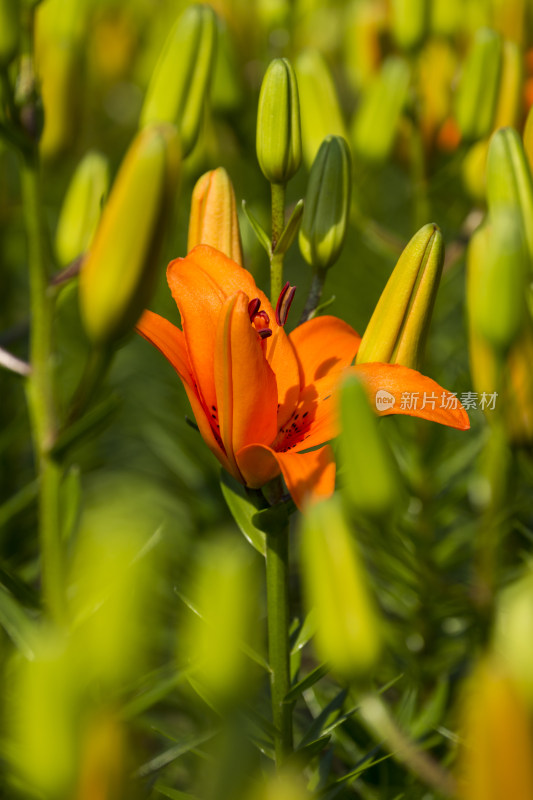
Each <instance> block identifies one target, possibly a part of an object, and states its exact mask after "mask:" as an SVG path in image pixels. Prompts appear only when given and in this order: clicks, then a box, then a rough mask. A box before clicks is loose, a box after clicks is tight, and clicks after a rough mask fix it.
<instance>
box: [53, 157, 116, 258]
mask: <svg viewBox="0 0 533 800" xmlns="http://www.w3.org/2000/svg"><path fill="white" fill-rule="evenodd" d="M108 187H109V164H108V161H107V158H106V157H105V156H103V155H102V154H101V153H98V152H97V151H96V150H91V151H89V152H88V153H87V154H86V155H85V156H84V158H83V159H82V160H81V161H80V163H79V164H78V167H77V169H76V172H75V173H74V175H73V177H72V180H71V182H70V185H69V187H68V190H67V193H66V195H65V199H64V200H63V205H62V207H61V213H60V215H59V221H58V223H57V230H56V253H57V257H58V260H59V263H60V264H61V265H62V266H67V264H70V262H71V261H73V260H74V259H75V258H77V257H78V256H79V255H82V254H83V253H85V252H86V251H87V250H88V248H89V245H90V244H91V241H92V238H93V236H94V233H95V231H96V228H97V225H98V221H99V219H100V214H101V211H102V206H103V204H104V200H105V197H106V194H107V191H108Z"/></svg>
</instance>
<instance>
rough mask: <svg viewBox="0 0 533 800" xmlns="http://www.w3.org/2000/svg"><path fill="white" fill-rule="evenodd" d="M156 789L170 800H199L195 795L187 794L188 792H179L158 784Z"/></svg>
mask: <svg viewBox="0 0 533 800" xmlns="http://www.w3.org/2000/svg"><path fill="white" fill-rule="evenodd" d="M154 789H155V791H156V792H158V793H159V794H161V795H163V797H170V800H198V797H196V795H194V794H187V792H179V791H178V790H177V789H172V788H171V787H170V786H162V785H160V784H157V783H156V785H155V786H154Z"/></svg>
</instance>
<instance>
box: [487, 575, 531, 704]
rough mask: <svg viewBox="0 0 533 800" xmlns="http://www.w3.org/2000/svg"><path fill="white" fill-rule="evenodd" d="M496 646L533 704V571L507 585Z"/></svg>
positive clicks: (496, 629) (499, 611)
mask: <svg viewBox="0 0 533 800" xmlns="http://www.w3.org/2000/svg"><path fill="white" fill-rule="evenodd" d="M494 648H495V650H496V652H497V653H498V655H499V656H500V658H501V659H502V661H504V662H505V665H506V667H507V668H508V670H509V672H510V674H511V675H512V676H513V678H514V679H515V681H516V683H517V685H518V686H519V687H520V689H521V691H522V692H523V694H524V696H525V697H527V698H528V700H529V703H530V704H532V703H533V570H532V568H531V565H529V568H528V570H527V572H526V574H525V575H524V576H523V577H521V578H520V579H519V580H517V581H515V582H514V583H513V584H511V585H510V586H509V587H507V588H506V589H505V590H504V592H503V594H502V595H501V598H500V600H499V603H498V613H497V615H496V625H495V629H494Z"/></svg>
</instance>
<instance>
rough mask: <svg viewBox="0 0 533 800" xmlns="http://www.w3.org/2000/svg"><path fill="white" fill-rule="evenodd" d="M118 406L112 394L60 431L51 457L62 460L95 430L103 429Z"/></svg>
mask: <svg viewBox="0 0 533 800" xmlns="http://www.w3.org/2000/svg"><path fill="white" fill-rule="evenodd" d="M120 405H121V399H120V397H119V396H118V395H116V394H112V395H111V396H110V397H108V398H107V399H106V400H104V401H103V402H102V403H99V404H98V405H97V406H95V407H94V408H92V409H91V410H90V411H88V412H87V414H84V415H83V417H81V418H80V419H78V420H76V422H74V423H73V424H72V425H70V426H69V427H68V428H65V429H64V430H62V431H60V433H59V436H58V437H57V440H56V442H55V444H54V446H53V448H52V456H53V457H54V458H63V457H64V456H65V454H66V453H67V452H68V451H69V450H70V449H71V447H74V446H75V445H76V444H78V443H79V442H80V441H82V440H83V439H85V438H86V437H88V436H94V434H95V431H96V430H98V429H101V428H103V427H105V425H106V424H107V423H108V422H109V420H110V419H111V417H112V416H113V415H114V414H115V413H116V412H117V410H118V408H119V407H120Z"/></svg>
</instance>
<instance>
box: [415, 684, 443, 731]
mask: <svg viewBox="0 0 533 800" xmlns="http://www.w3.org/2000/svg"><path fill="white" fill-rule="evenodd" d="M448 693H449V685H448V680H447V678H446V677H442V678H440V680H439V681H438V682H437V685H436V686H435V689H434V691H433V692H432V694H431V696H430V697H429V699H428V700H427V702H426V703H425V704H424V707H423V708H422V710H421V712H420V713H419V714H418V715H417V716H416V717H415V719H414V720H413V722H412V724H411V725H410V729H409V735H410V736H411V737H412V738H413V739H419V738H420V737H421V736H424V735H425V734H427V733H429V732H430V731H432V730H434V729H436V728H437V726H438V725H439V723H440V721H441V719H442V716H443V713H444V710H445V707H446V701H447V700H448Z"/></svg>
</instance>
